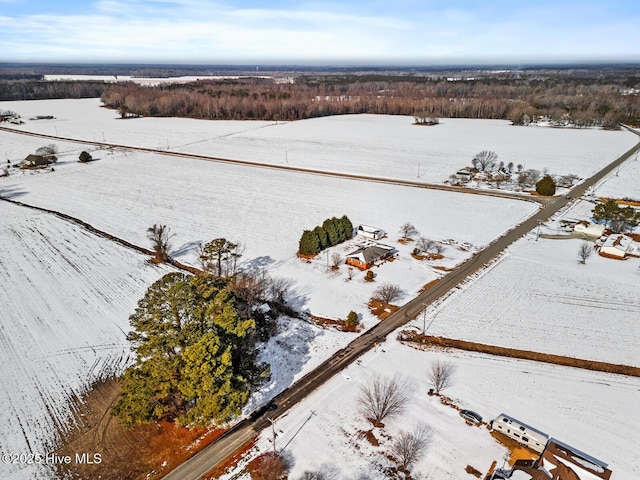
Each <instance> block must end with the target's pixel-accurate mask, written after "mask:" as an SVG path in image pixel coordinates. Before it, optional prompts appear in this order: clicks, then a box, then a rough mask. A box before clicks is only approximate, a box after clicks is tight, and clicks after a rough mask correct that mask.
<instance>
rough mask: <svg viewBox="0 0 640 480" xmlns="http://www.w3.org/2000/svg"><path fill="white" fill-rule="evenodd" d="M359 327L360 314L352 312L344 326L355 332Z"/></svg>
mask: <svg viewBox="0 0 640 480" xmlns="http://www.w3.org/2000/svg"><path fill="white" fill-rule="evenodd" d="M357 325H358V314H357V313H356V312H354V311H353V310H351V311H350V312H349V314H348V315H347V319H346V320H345V322H344V326H345V327H346V328H347V330H355V328H356V326H357Z"/></svg>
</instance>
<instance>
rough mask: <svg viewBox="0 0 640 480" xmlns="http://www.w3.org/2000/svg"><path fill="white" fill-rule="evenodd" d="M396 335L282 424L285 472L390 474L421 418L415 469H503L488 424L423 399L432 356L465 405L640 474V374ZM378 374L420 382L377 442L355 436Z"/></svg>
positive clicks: (264, 445) (447, 473) (460, 477)
mask: <svg viewBox="0 0 640 480" xmlns="http://www.w3.org/2000/svg"><path fill="white" fill-rule="evenodd" d="M393 338H394V336H393V335H391V336H390V338H389V340H387V342H386V343H384V344H383V345H381V347H379V348H378V350H377V351H376V352H373V351H372V352H369V353H367V354H366V355H364V356H363V357H362V360H361V362H360V364H353V365H352V366H350V367H348V368H347V369H346V370H345V371H343V372H342V374H341V375H338V376H336V377H335V378H333V379H332V380H331V381H330V382H329V383H327V384H326V385H325V386H323V387H322V388H321V389H320V390H318V391H317V392H316V393H314V394H312V395H311V396H310V397H308V398H307V399H306V400H304V401H303V402H302V403H301V404H300V405H298V406H297V407H296V408H295V409H294V410H293V411H291V412H289V413H288V414H287V415H285V416H284V417H282V418H280V419H278V420H277V422H276V430H277V432H278V438H277V444H276V445H277V447H278V448H279V449H280V448H283V447H284V448H285V449H286V451H287V452H289V453H290V454H291V456H292V459H293V469H292V471H291V474H290V476H289V478H292V479H296V480H297V479H298V478H300V476H301V475H302V474H303V472H304V471H307V470H319V469H321V468H323V465H324V466H325V468H326V466H327V465H330V466H333V467H334V468H337V469H338V470H339V471H340V472H341V474H340V475H339V476H338V478H341V479H355V478H357V475H358V473H365V472H366V473H368V474H369V475H370V477H369V478H372V479H382V478H385V477H384V476H383V475H381V474H379V468H380V466H385V465H390V463H389V461H388V460H387V459H386V458H385V457H384V454H385V453H386V452H387V451H388V447H389V444H390V443H391V442H392V441H393V438H394V436H396V435H397V434H398V432H399V431H400V430H404V431H411V430H412V429H413V427H414V426H415V425H417V424H420V423H422V424H426V425H428V426H429V427H431V429H432V431H433V439H432V442H431V446H430V448H429V449H428V451H427V453H426V455H425V456H424V457H423V458H422V459H421V461H420V462H419V463H418V464H417V465H416V466H415V467H414V468H413V469H412V471H413V472H414V473H416V472H419V473H421V474H423V475H424V476H425V477H426V478H447V479H450V480H468V479H469V478H471V477H470V476H469V474H467V473H466V472H465V467H466V466H467V465H471V466H473V467H475V468H476V469H478V470H480V471H481V472H483V473H486V471H487V470H488V469H489V467H490V465H491V462H492V461H493V460H496V461H497V462H498V466H502V458H503V456H504V454H505V449H504V447H502V446H500V445H499V444H498V443H497V442H496V441H495V440H494V439H493V438H492V437H491V436H490V435H489V432H488V431H487V430H486V429H485V428H476V427H471V426H468V425H467V424H466V423H465V422H464V420H463V419H462V418H460V416H459V415H458V412H457V411H456V410H454V409H453V408H451V407H447V406H444V405H442V404H441V403H440V402H439V401H438V399H437V398H436V397H429V396H428V395H427V391H428V389H429V385H428V384H427V382H426V380H425V372H426V370H427V368H429V365H430V364H431V362H432V361H434V360H446V361H450V362H452V363H454V365H455V366H456V375H455V381H454V385H453V386H452V387H451V388H449V389H447V390H445V391H444V393H445V394H446V395H447V396H449V397H451V398H452V399H453V400H454V401H455V403H456V404H457V405H458V406H460V407H461V408H469V409H472V410H474V411H477V412H478V413H480V414H481V415H482V416H483V418H484V420H485V421H489V420H491V419H493V418H495V417H497V416H498V415H499V414H500V413H506V414H508V415H512V416H514V417H515V418H518V419H520V420H522V421H524V422H525V423H528V424H529V425H532V426H534V427H535V428H538V429H539V430H542V431H543V432H545V433H547V434H548V435H550V436H553V437H555V438H558V439H560V440H561V441H563V442H566V443H568V444H570V445H572V446H574V447H575V448H578V449H580V450H582V451H584V452H587V453H589V454H590V455H592V456H595V457H596V458H599V459H601V460H603V461H604V462H606V463H608V464H609V466H610V467H609V468H611V470H612V471H613V475H614V477H615V478H620V479H632V478H638V476H639V475H640V467H639V466H638V465H639V464H640V453H639V452H638V450H637V448H635V446H636V445H638V442H639V441H640V433H639V432H640V420H639V419H638V415H636V410H637V395H638V393H637V392H638V389H640V379H637V378H633V377H624V376H618V375H611V374H605V373H599V372H590V371H586V370H579V369H573V368H568V367H558V366H553V365H548V364H541V363H536V362H527V361H520V360H513V359H505V358H500V357H492V356H488V355H481V354H472V353H466V352H460V351H450V352H446V353H445V352H440V351H419V350H415V349H413V348H410V347H408V346H405V345H401V344H399V343H397V342H396V341H395V340H394V339H393ZM409 365H410V366H411V367H410V368H407V366H409ZM375 374H381V375H385V376H393V375H395V374H400V375H401V376H402V377H403V378H407V379H409V381H410V382H411V383H412V384H413V385H414V387H415V388H414V393H413V396H412V401H411V403H410V406H409V408H407V410H406V411H405V413H404V414H402V415H401V416H399V417H397V418H395V419H392V420H389V421H385V422H384V423H385V428H384V429H383V430H381V429H380V428H373V433H374V435H375V436H376V438H378V440H380V442H381V445H380V446H379V447H374V446H372V445H371V444H370V443H369V442H368V441H367V440H366V439H364V438H363V437H361V436H359V434H360V432H363V431H367V430H370V429H372V425H371V423H369V422H368V421H366V420H364V419H363V418H362V415H361V414H359V413H358V405H357V402H356V398H357V396H358V392H359V389H360V386H361V385H363V384H366V383H367V382H368V381H369V380H370V379H371V378H372V377H373V376H374V375H375ZM311 412H314V415H313V416H312V415H311ZM305 422H306V423H305ZM298 430H300V431H299V432H298ZM385 434H386V435H388V437H385ZM270 439H271V429H267V430H265V431H264V432H263V433H262V435H261V437H260V440H259V442H258V450H259V451H260V452H266V451H269V450H270V449H272V448H273V447H272V444H271V441H270ZM227 478H230V476H227ZM242 478H243V480H246V479H248V478H249V477H248V475H245V476H244V477H242ZM414 478H416V477H415V476H414ZM418 478H422V477H418Z"/></svg>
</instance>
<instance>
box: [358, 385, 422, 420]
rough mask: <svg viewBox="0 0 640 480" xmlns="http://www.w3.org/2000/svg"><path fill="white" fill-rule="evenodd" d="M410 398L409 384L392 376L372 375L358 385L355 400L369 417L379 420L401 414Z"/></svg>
mask: <svg viewBox="0 0 640 480" xmlns="http://www.w3.org/2000/svg"><path fill="white" fill-rule="evenodd" d="M410 399H411V384H410V383H409V382H408V381H406V380H402V379H400V377H398V376H394V377H391V378H389V377H380V376H375V377H373V378H372V379H371V380H370V381H369V383H366V384H364V385H362V386H361V387H360V395H359V396H358V399H357V402H358V405H359V407H360V410H361V411H362V413H363V414H364V415H365V416H366V417H367V418H369V419H372V420H375V421H376V422H381V421H382V420H384V419H385V418H392V417H394V416H397V415H399V414H401V413H402V412H403V411H404V409H405V408H406V406H407V405H408V403H409V400H410Z"/></svg>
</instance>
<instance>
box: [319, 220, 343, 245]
mask: <svg viewBox="0 0 640 480" xmlns="http://www.w3.org/2000/svg"><path fill="white" fill-rule="evenodd" d="M322 229H323V230H324V231H325V232H327V236H328V237H329V245H337V244H338V243H340V231H339V230H338V226H337V225H336V217H332V218H327V219H326V220H325V221H324V222H322Z"/></svg>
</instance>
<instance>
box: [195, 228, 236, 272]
mask: <svg viewBox="0 0 640 480" xmlns="http://www.w3.org/2000/svg"><path fill="white" fill-rule="evenodd" d="M237 247H238V245H237V244H235V243H233V242H230V241H229V240H227V239H226V238H214V239H213V240H211V241H210V242H208V243H206V244H205V245H204V247H202V251H201V254H200V260H201V261H202V264H203V265H204V266H205V270H207V271H211V270H213V271H214V272H215V273H216V274H217V275H218V277H221V276H222V273H223V271H222V265H223V263H225V262H227V261H228V260H229V258H230V257H231V255H232V254H233V252H234V251H235V250H236V249H237Z"/></svg>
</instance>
